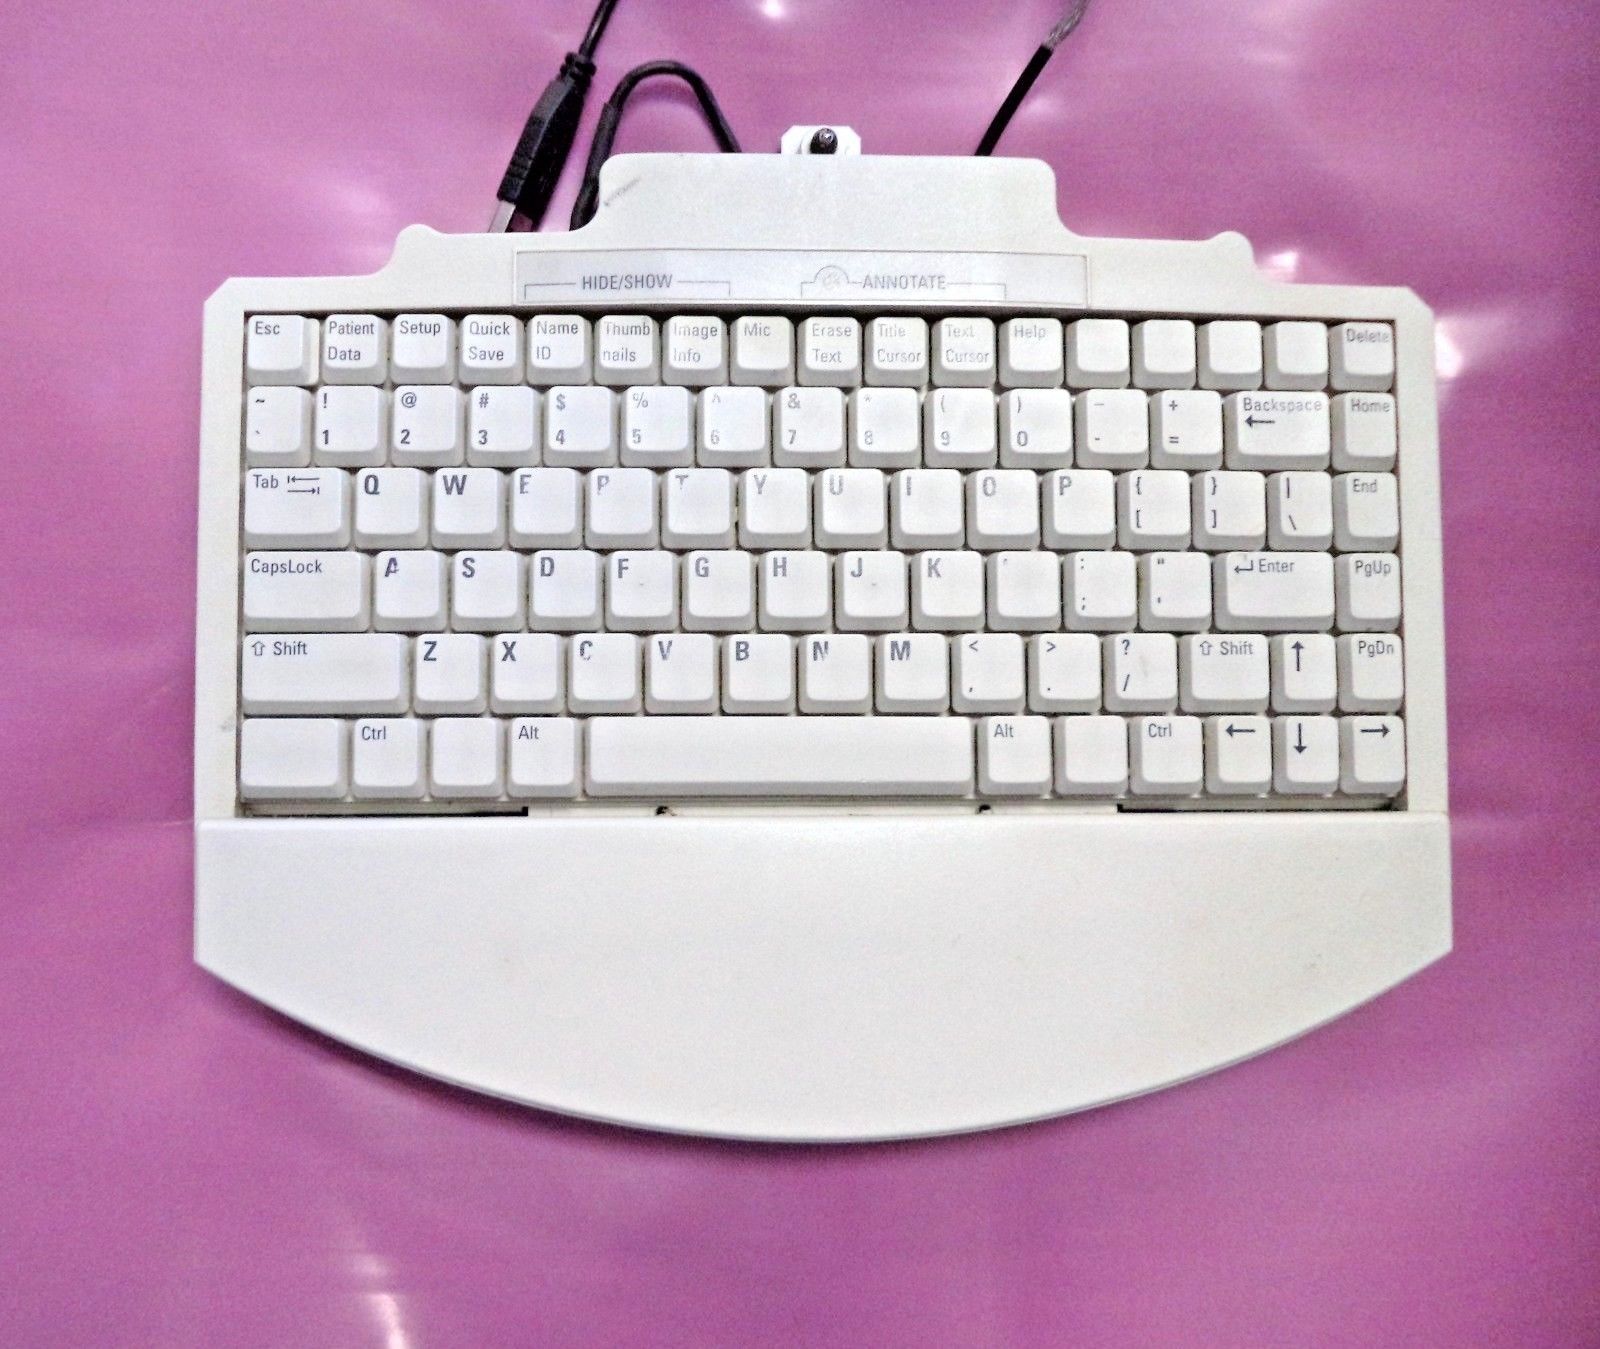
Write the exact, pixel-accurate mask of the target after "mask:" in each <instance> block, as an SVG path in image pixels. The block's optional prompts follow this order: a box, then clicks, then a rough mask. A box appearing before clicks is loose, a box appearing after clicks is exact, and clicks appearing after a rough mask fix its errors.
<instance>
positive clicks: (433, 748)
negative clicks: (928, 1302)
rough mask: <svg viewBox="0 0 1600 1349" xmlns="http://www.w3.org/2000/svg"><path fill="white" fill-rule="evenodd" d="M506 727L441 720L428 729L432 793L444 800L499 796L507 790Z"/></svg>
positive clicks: (482, 719)
mask: <svg viewBox="0 0 1600 1349" xmlns="http://www.w3.org/2000/svg"><path fill="white" fill-rule="evenodd" d="M504 751H505V737H504V730H503V724H502V723H501V722H498V721H493V720H491V719H489V718H488V717H441V718H440V719H439V720H438V721H435V722H434V723H433V724H432V725H431V726H430V727H429V728H428V790H429V791H430V792H431V793H432V794H433V795H434V796H436V797H438V798H440V799H441V800H450V799H452V798H455V797H464V798H481V797H493V796H499V795H500V793H501V792H502V791H503V790H504V788H505V765H504Z"/></svg>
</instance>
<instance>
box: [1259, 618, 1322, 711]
mask: <svg viewBox="0 0 1600 1349" xmlns="http://www.w3.org/2000/svg"><path fill="white" fill-rule="evenodd" d="M1271 651H1272V710H1273V711H1274V712H1331V711H1333V707H1334V702H1335V700H1336V699H1337V697H1338V691H1339V686H1338V677H1337V675H1336V673H1335V664H1334V645H1333V638H1332V637H1330V636H1328V634H1327V633H1325V632H1294V633H1286V634H1285V635H1284V636H1282V637H1274V638H1273V639H1272V641H1271Z"/></svg>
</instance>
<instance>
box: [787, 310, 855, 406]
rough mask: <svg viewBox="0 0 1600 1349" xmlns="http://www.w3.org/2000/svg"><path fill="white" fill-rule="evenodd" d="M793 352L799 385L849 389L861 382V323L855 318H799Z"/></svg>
mask: <svg viewBox="0 0 1600 1349" xmlns="http://www.w3.org/2000/svg"><path fill="white" fill-rule="evenodd" d="M796 354H797V360H796V361H795V373H796V377H797V382H798V383H800V384H821V385H831V386H833V387H835V388H846V389H851V388H854V387H855V386H856V385H857V384H859V383H861V325H860V324H859V323H857V322H856V320H855V319H847V318H810V319H802V320H801V323H800V331H799V334H798V336H797V339H796Z"/></svg>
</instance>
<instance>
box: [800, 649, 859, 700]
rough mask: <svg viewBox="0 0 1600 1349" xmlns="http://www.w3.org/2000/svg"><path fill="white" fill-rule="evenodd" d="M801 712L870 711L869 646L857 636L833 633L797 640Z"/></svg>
mask: <svg viewBox="0 0 1600 1349" xmlns="http://www.w3.org/2000/svg"><path fill="white" fill-rule="evenodd" d="M800 710H801V711H802V712H807V713H817V712H839V713H848V712H854V713H857V714H860V713H865V712H870V711H871V710H872V645H871V642H870V640H869V639H868V638H866V637H863V636H861V635H859V634H856V633H832V634H828V635H823V636H819V637H804V638H801V640H800Z"/></svg>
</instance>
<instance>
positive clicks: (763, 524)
mask: <svg viewBox="0 0 1600 1349" xmlns="http://www.w3.org/2000/svg"><path fill="white" fill-rule="evenodd" d="M810 543H811V484H810V479H809V477H808V476H807V475H806V473H805V472H804V471H803V470H801V469H798V468H753V469H751V470H749V471H748V472H747V473H745V474H743V475H742V476H741V477H740V479H739V544H740V546H741V547H743V548H804V547H807V546H808V545H809V544H810Z"/></svg>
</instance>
